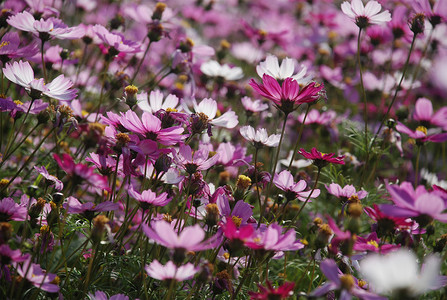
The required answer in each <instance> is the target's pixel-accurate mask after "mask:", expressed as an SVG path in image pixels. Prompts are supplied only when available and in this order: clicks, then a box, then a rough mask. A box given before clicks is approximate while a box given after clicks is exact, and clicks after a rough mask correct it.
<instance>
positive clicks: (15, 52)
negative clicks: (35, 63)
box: [0, 32, 39, 63]
mask: <svg viewBox="0 0 447 300" xmlns="http://www.w3.org/2000/svg"><path fill="white" fill-rule="evenodd" d="M20 44H21V43H20V38H19V34H18V33H17V32H8V33H6V34H5V35H4V36H3V37H2V39H1V41H0V60H1V61H2V62H3V63H6V62H8V61H9V60H10V59H13V58H19V57H21V58H26V57H32V56H34V55H36V54H37V53H38V52H39V48H38V46H37V43H31V44H29V45H27V46H23V45H20Z"/></svg>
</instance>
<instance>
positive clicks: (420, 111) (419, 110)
mask: <svg viewBox="0 0 447 300" xmlns="http://www.w3.org/2000/svg"><path fill="white" fill-rule="evenodd" d="M413 119H414V120H416V121H419V122H421V123H422V125H424V126H428V125H429V124H431V125H435V126H437V127H440V128H443V129H444V130H446V129H447V107H442V108H440V109H439V110H438V111H437V112H436V113H433V105H432V103H431V101H430V100H428V99H427V98H419V99H418V100H417V101H416V104H415V106H414V113H413ZM427 123H428V124H427Z"/></svg>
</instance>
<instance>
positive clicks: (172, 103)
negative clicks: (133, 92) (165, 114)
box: [137, 90, 179, 114]
mask: <svg viewBox="0 0 447 300" xmlns="http://www.w3.org/2000/svg"><path fill="white" fill-rule="evenodd" d="M163 98H164V96H163V93H162V92H160V91H159V90H155V91H152V92H151V93H150V95H149V101H148V99H147V93H141V94H140V95H137V100H138V103H137V104H138V106H139V107H140V108H141V109H142V110H143V111H147V112H148V113H151V114H154V113H156V112H157V111H159V110H160V109H163V110H167V109H168V108H171V109H176V108H177V105H178V102H179V100H178V98H177V96H176V95H172V94H169V95H168V96H166V99H164V101H163Z"/></svg>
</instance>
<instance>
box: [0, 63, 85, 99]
mask: <svg viewBox="0 0 447 300" xmlns="http://www.w3.org/2000/svg"><path fill="white" fill-rule="evenodd" d="M3 74H4V75H5V77H6V78H8V79H9V80H10V81H12V82H14V83H15V84H18V85H20V86H22V87H24V88H25V90H26V91H27V92H28V93H29V95H30V97H31V98H33V99H37V98H40V97H41V96H42V94H44V95H46V96H48V97H51V98H54V99H58V100H73V99H74V98H76V93H77V90H76V89H71V87H73V82H72V81H71V80H69V79H67V78H65V77H64V75H59V76H58V77H56V78H55V79H53V81H51V82H50V83H45V82H44V80H43V79H42V78H41V79H35V77H34V71H33V69H32V68H31V66H30V64H29V63H28V62H23V61H19V62H16V61H15V62H14V63H13V64H10V63H6V67H5V68H3Z"/></svg>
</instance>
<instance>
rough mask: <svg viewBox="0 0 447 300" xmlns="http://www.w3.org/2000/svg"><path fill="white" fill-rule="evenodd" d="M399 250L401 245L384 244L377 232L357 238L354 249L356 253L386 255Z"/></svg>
mask: <svg viewBox="0 0 447 300" xmlns="http://www.w3.org/2000/svg"><path fill="white" fill-rule="evenodd" d="M399 248H400V246H399V245H392V244H385V243H382V241H380V239H379V238H378V237H377V233H375V232H372V233H370V234H368V235H367V236H366V237H361V236H357V238H356V240H355V243H354V246H353V247H352V249H353V250H355V251H370V252H376V253H382V254H386V253H388V252H391V251H394V250H396V249H399Z"/></svg>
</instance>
